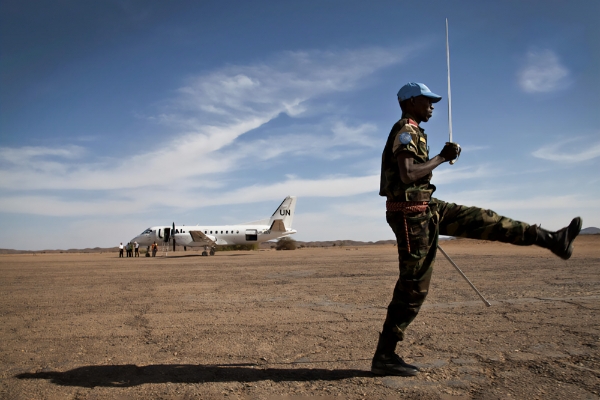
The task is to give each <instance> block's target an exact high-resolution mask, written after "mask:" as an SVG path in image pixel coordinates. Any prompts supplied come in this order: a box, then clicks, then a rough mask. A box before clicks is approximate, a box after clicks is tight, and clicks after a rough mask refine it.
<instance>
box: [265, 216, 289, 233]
mask: <svg viewBox="0 0 600 400" xmlns="http://www.w3.org/2000/svg"><path fill="white" fill-rule="evenodd" d="M269 229H270V230H271V232H272V231H275V232H285V224H284V223H283V220H282V219H276V220H275V221H273V223H272V224H271V227H270V228H269Z"/></svg>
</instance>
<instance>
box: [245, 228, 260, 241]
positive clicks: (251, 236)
mask: <svg viewBox="0 0 600 400" xmlns="http://www.w3.org/2000/svg"><path fill="white" fill-rule="evenodd" d="M257 240H258V231H257V230H256V229H246V241H247V242H256V241H257Z"/></svg>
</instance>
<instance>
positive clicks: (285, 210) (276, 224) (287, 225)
mask: <svg viewBox="0 0 600 400" xmlns="http://www.w3.org/2000/svg"><path fill="white" fill-rule="evenodd" d="M295 209H296V196H288V197H286V198H285V199H284V200H283V202H282V203H281V204H280V205H279V207H277V210H275V212H274V213H273V215H271V219H270V220H269V225H270V226H271V230H272V231H279V232H285V231H288V230H290V229H292V222H293V221H294V211H295Z"/></svg>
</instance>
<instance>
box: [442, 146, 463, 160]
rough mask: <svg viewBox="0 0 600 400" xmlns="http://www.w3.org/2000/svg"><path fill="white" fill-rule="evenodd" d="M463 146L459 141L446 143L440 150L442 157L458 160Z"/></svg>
mask: <svg viewBox="0 0 600 400" xmlns="http://www.w3.org/2000/svg"><path fill="white" fill-rule="evenodd" d="M460 151H461V148H460V146H459V145H458V144H457V143H450V142H446V145H445V146H444V148H443V149H442V151H441V152H440V157H442V158H443V159H444V162H446V161H452V160H456V159H457V158H458V156H459V155H460Z"/></svg>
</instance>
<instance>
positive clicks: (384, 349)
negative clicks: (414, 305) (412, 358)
mask: <svg viewBox="0 0 600 400" xmlns="http://www.w3.org/2000/svg"><path fill="white" fill-rule="evenodd" d="M396 343H398V337H397V336H396V335H394V334H386V333H382V334H380V335H379V342H378V343H377V350H375V355H374V356H373V361H372V362H371V372H372V373H374V374H375V375H395V376H415V375H417V373H418V372H419V369H418V368H417V367H415V366H414V365H410V364H407V363H405V362H404V360H402V358H400V357H399V356H398V355H397V354H396V353H395V352H394V351H395V349H396Z"/></svg>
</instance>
